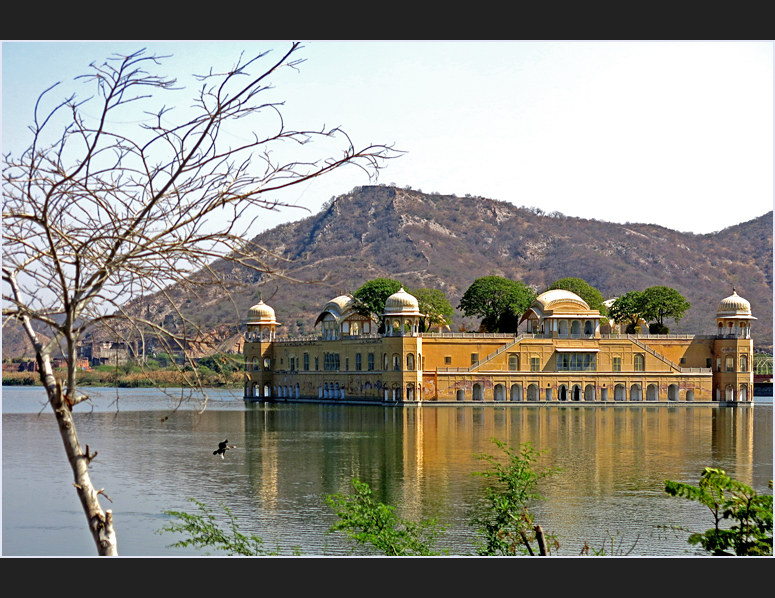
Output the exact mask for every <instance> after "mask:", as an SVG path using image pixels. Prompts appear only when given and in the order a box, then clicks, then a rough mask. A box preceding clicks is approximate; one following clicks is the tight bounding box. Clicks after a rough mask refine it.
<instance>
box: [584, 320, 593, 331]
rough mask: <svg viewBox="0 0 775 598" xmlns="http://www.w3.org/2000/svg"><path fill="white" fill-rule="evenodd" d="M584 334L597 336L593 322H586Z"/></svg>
mask: <svg viewBox="0 0 775 598" xmlns="http://www.w3.org/2000/svg"><path fill="white" fill-rule="evenodd" d="M584 334H595V325H594V323H593V322H592V320H586V321H585V322H584Z"/></svg>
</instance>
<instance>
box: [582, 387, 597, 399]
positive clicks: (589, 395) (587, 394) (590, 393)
mask: <svg viewBox="0 0 775 598" xmlns="http://www.w3.org/2000/svg"><path fill="white" fill-rule="evenodd" d="M584 400H585V401H594V400H595V387H594V386H593V385H592V384H587V385H586V387H585V388H584Z"/></svg>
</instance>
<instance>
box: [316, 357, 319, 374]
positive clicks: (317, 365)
mask: <svg viewBox="0 0 775 598" xmlns="http://www.w3.org/2000/svg"><path fill="white" fill-rule="evenodd" d="M318 370H320V358H319V357H315V371H316V372H317V371H318Z"/></svg>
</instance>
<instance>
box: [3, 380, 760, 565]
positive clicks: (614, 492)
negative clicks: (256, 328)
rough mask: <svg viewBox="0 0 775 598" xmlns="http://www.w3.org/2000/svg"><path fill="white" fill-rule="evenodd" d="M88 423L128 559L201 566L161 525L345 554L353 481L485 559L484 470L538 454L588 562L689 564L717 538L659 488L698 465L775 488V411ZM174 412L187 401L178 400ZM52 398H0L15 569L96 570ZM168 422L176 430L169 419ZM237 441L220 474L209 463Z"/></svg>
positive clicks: (118, 412) (568, 531) (300, 415)
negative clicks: (340, 530) (478, 506)
mask: <svg viewBox="0 0 775 598" xmlns="http://www.w3.org/2000/svg"><path fill="white" fill-rule="evenodd" d="M89 392H90V393H91V395H92V397H93V400H92V404H91V405H79V406H78V407H77V408H76V413H77V425H78V433H79V437H80V439H81V443H82V444H84V445H85V444H89V445H90V447H91V450H92V451H94V450H96V451H98V453H99V455H98V456H97V458H96V459H95V460H94V461H93V462H92V468H91V469H92V480H93V482H94V484H95V485H96V486H97V487H98V488H104V489H105V492H106V493H107V494H108V495H109V496H110V498H111V499H112V500H113V503H112V504H111V503H108V502H107V501H103V504H104V505H105V507H106V508H112V509H113V512H114V520H115V525H116V528H117V533H118V541H119V545H118V546H119V553H120V554H122V555H166V556H174V555H193V554H200V553H199V552H198V551H196V550H194V549H169V548H167V546H168V545H169V544H171V543H172V542H174V541H176V540H178V539H180V537H179V536H175V535H170V534H164V535H159V534H157V533H156V532H157V530H159V529H160V528H161V527H162V526H163V525H164V524H165V523H166V522H167V521H169V519H168V518H167V517H166V516H165V515H164V514H163V512H164V511H166V510H187V511H194V509H195V507H194V505H192V504H191V503H189V502H187V499H188V498H196V499H197V500H200V501H203V502H205V503H207V504H208V505H210V506H217V505H218V503H219V502H223V503H224V504H226V505H227V506H228V507H229V508H230V509H231V510H232V512H233V513H234V514H236V516H237V517H238V519H239V525H240V531H242V532H243V533H248V534H256V535H259V536H261V537H263V538H264V541H265V543H266V544H267V545H268V546H269V547H274V546H279V548H280V549H281V551H284V552H288V553H290V551H292V549H293V547H298V548H299V549H300V550H301V552H302V553H304V554H309V555H323V554H327V555H342V554H350V553H351V546H350V545H349V544H348V543H347V542H346V541H345V540H343V539H342V538H341V537H339V536H338V535H330V534H326V531H327V530H328V528H329V527H330V526H331V524H332V523H334V521H335V518H334V516H333V514H332V513H331V511H330V509H329V508H328V507H327V506H326V505H325V503H324V501H323V498H322V497H323V496H324V495H326V494H330V493H334V492H349V491H350V485H349V484H350V479H351V478H353V477H358V478H360V479H362V480H364V481H366V482H368V483H369V484H371V486H372V488H373V489H374V490H375V493H376V495H377V497H378V498H379V499H380V500H382V501H383V502H387V503H389V504H391V505H395V506H396V507H397V508H398V510H399V513H400V515H401V516H403V517H407V518H412V519H417V518H420V517H430V516H433V517H437V518H439V519H440V520H441V521H442V522H443V523H444V524H445V526H446V527H447V532H446V534H445V538H444V542H443V545H444V546H446V547H448V548H449V549H450V552H451V553H452V554H472V553H474V550H475V549H474V540H475V536H474V533H473V531H472V529H471V528H470V527H469V525H468V523H467V522H468V519H469V518H470V510H471V507H472V505H474V504H475V503H476V500H477V498H478V497H479V496H480V495H481V485H482V482H483V479H482V478H480V477H477V476H472V475H471V473H472V472H473V471H477V470H481V469H482V468H483V467H484V464H483V463H482V462H480V461H478V460H477V459H476V458H475V456H474V455H476V454H478V453H485V452H486V453H491V454H496V453H497V447H495V446H494V445H493V444H492V443H491V441H490V438H491V437H496V438H498V439H500V440H503V441H504V442H506V443H508V444H510V445H511V446H517V445H518V444H520V443H524V442H528V441H529V442H531V443H532V444H533V446H534V447H536V448H538V449H540V450H544V451H546V453H545V454H544V455H543V456H542V457H541V461H540V466H545V467H558V468H560V469H561V470H562V471H561V472H560V473H558V474H556V475H554V476H553V477H551V478H549V479H548V480H546V481H545V482H544V483H543V485H542V486H541V490H542V493H543V495H544V496H545V500H543V501H541V502H539V503H536V504H535V505H534V507H533V512H534V514H535V519H536V521H537V522H538V523H541V524H542V525H543V527H544V529H545V530H546V531H549V532H552V533H554V534H556V535H557V536H558V537H559V540H560V544H561V549H560V554H561V555H568V556H571V555H577V554H578V553H579V551H580V549H581V547H582V546H583V545H584V542H585V541H586V542H588V543H589V544H590V545H592V546H593V547H599V546H601V545H602V544H603V543H604V542H607V543H608V545H609V548H610V540H608V538H609V534H610V535H613V536H614V537H615V538H616V546H622V547H624V548H626V549H629V548H630V547H631V546H632V545H633V544H635V547H634V550H633V551H632V553H631V554H633V555H642V554H645V555H684V554H690V552H687V551H688V550H689V547H688V544H686V541H685V539H686V536H687V535H688V532H680V531H674V530H670V529H666V528H665V526H671V525H672V526H679V527H684V528H688V529H690V530H692V531H704V530H705V529H708V528H709V527H710V526H711V520H710V518H709V515H708V513H707V510H706V509H705V508H704V507H701V506H700V505H696V504H694V503H689V502H688V501H684V500H680V499H676V498H671V497H668V496H667V495H665V494H664V492H663V487H664V480H665V479H672V480H678V481H684V482H689V483H692V484H696V483H697V481H698V477H699V474H700V472H701V471H702V469H703V467H706V466H714V467H720V468H722V469H724V470H726V471H727V472H728V473H730V474H731V475H733V476H735V477H737V478H738V479H739V480H741V481H743V482H745V483H747V484H750V485H752V486H753V487H754V488H756V489H757V490H758V491H760V492H766V493H769V492H770V490H769V488H768V482H769V480H771V479H772V477H773V460H772V456H773V447H772V439H773V430H772V399H771V398H768V399H760V398H757V402H756V405H755V406H754V407H752V408H751V407H742V408H737V409H731V408H726V409H725V408H713V407H703V406H691V407H664V406H659V407H653V406H652V407H647V406H642V405H639V406H622V405H616V406H613V405H609V406H605V407H601V406H594V407H590V406H586V407H584V406H552V407H538V406H529V407H528V406H524V405H523V406H520V407H501V406H498V407H495V406H487V407H474V406H464V407H458V406H445V407H429V406H427V405H426V406H423V407H420V408H417V407H408V408H401V407H382V406H349V405H307V404H269V405H266V404H260V403H249V404H245V403H244V402H243V401H242V399H241V398H240V397H237V396H235V395H233V394H232V393H230V392H229V391H212V392H211V393H210V402H209V403H208V407H207V409H206V410H205V411H204V413H201V414H200V413H198V412H197V408H198V403H197V402H193V403H184V404H183V406H182V407H181V409H180V410H178V411H177V412H176V413H174V414H172V415H170V410H171V409H172V408H174V406H175V404H176V403H175V400H173V399H171V398H167V397H165V396H164V395H162V394H161V393H160V392H159V391H156V390H148V389H121V390H120V399H119V400H118V402H116V397H117V394H116V390H115V389H90V391H89ZM178 396H179V395H178ZM43 400H44V395H43V391H42V389H40V388H16V387H4V388H3V395H2V401H3V404H2V412H3V438H2V441H3V524H2V531H3V535H2V551H3V554H4V555H93V554H95V549H94V545H93V542H92V540H91V537H90V535H89V534H88V533H87V531H86V524H85V518H84V514H83V511H82V510H81V507H80V504H79V502H78V500H77V497H76V494H75V491H74V489H73V487H72V474H71V473H70V469H69V466H68V465H67V462H66V459H65V456H64V451H63V449H62V444H61V440H60V438H59V435H58V432H57V430H56V426H55V423H54V420H53V415H51V414H50V412H49V408H48V407H46V406H45V405H44V404H43ZM167 415H169V418H168V419H166V420H165V421H162V419H163V418H164V417H165V416H167ZM224 438H228V439H229V442H230V443H233V444H236V445H237V447H238V448H237V449H235V450H233V451H230V452H229V453H227V455H226V459H224V460H221V459H219V458H217V457H214V456H213V454H212V452H213V450H215V448H216V447H217V444H218V442H219V441H221V440H223V439H224Z"/></svg>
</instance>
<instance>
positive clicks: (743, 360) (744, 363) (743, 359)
mask: <svg viewBox="0 0 775 598" xmlns="http://www.w3.org/2000/svg"><path fill="white" fill-rule="evenodd" d="M740 371H741V372H747V371H748V356H747V355H741V356H740Z"/></svg>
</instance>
